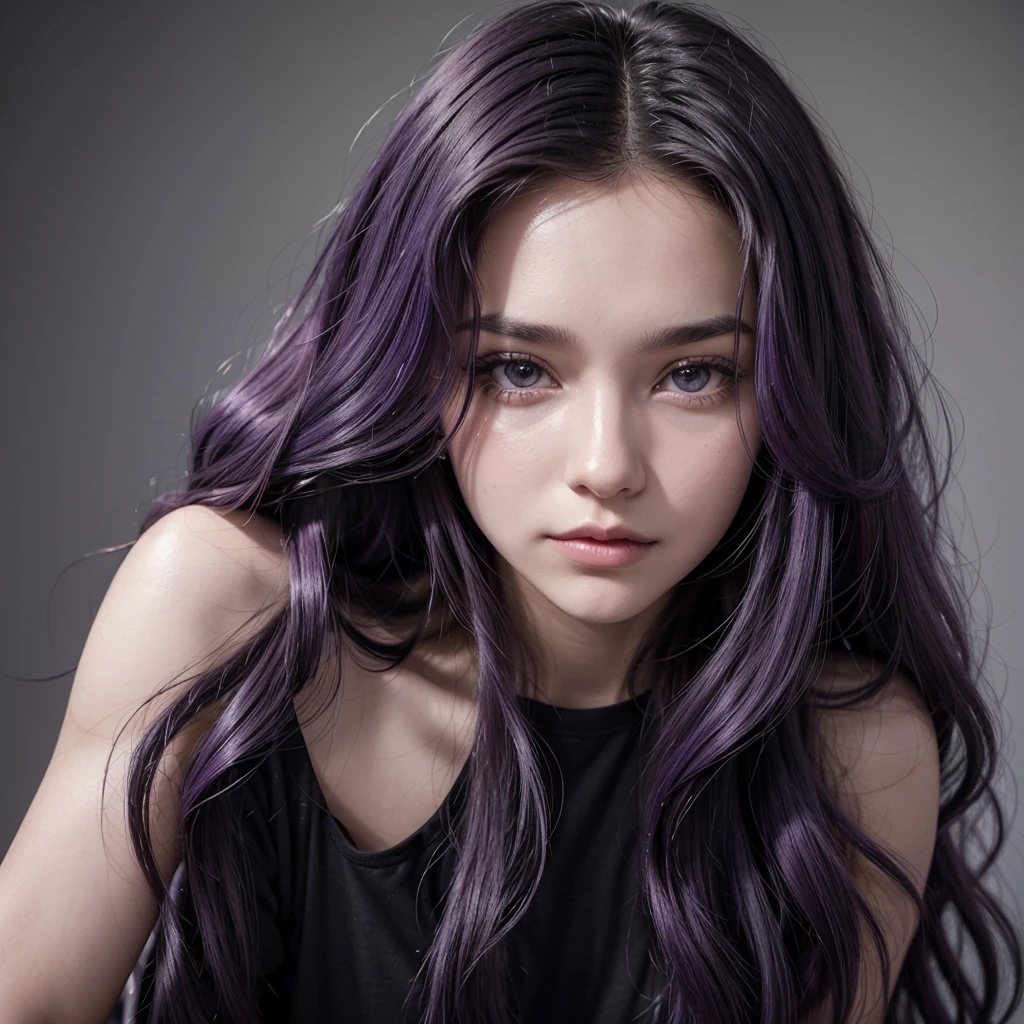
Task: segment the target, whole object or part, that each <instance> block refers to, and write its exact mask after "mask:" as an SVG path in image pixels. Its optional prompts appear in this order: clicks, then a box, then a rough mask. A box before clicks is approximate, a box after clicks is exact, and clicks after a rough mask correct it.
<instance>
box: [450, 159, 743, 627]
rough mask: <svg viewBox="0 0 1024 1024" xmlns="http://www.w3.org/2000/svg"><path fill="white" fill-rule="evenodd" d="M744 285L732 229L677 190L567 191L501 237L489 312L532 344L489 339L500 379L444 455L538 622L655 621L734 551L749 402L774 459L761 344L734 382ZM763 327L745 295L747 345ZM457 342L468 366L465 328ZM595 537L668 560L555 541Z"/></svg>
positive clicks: (485, 255) (494, 252) (626, 186)
mask: <svg viewBox="0 0 1024 1024" xmlns="http://www.w3.org/2000/svg"><path fill="white" fill-rule="evenodd" d="M741 271H742V258H741V254H740V241H739V235H738V232H737V231H736V229H735V227H734V225H733V224H732V222H731V220H729V218H728V217H727V216H726V215H725V214H724V213H722V212H721V211H720V209H719V208H718V207H716V206H715V205H713V204H712V203H711V202H710V201H709V200H708V199H706V198H703V197H702V195H701V194H699V193H698V191H697V189H696V188H695V187H693V186H689V185H685V184H683V183H681V182H679V183H672V184H669V183H666V182H665V181H662V180H658V179H653V178H647V177H645V178H643V179H642V180H640V181H637V180H634V181H631V182H625V183H623V184H622V185H621V186H619V187H618V188H616V189H614V190H610V189H605V190H598V189H596V188H590V189H586V188H584V187H583V186H580V185H578V184H575V183H571V182H566V183H565V185H564V186H559V187H556V188H548V189H546V190H545V191H544V192H543V194H542V195H524V196H520V197H518V198H517V199H515V200H514V201H513V202H512V203H511V204H510V205H508V206H506V207H505V208H504V209H503V210H502V211H501V212H500V213H499V214H498V215H497V216H496V218H495V219H494V220H493V221H492V223H491V224H490V226H489V228H488V230H487V232H486V234H485V237H484V240H483V248H482V251H481V255H480V259H479V262H478V272H479V275H480V279H481V287H482V292H481V302H482V313H483V315H484V316H485V317H492V318H493V317H496V316H498V315H500V316H502V317H504V318H507V321H516V322H517V323H518V325H519V326H522V327H524V331H523V332H521V333H526V334H528V335H529V337H522V336H518V337H511V336H506V335H505V334H504V333H503V330H505V329H515V326H516V325H512V324H511V323H506V324H505V325H502V324H500V323H498V322H495V321H494V320H493V319H492V322H491V324H490V325H489V326H488V327H487V328H486V329H485V330H483V331H482V332H481V335H480V343H479V348H478V352H477V361H478V365H480V363H481V362H485V363H487V364H488V365H487V366H486V368H483V367H481V368H480V369H479V370H478V373H477V383H476V388H475V391H474V395H473V399H472V404H471V406H470V410H469V413H468V416H467V419H466V420H465V421H464V422H463V424H462V426H461V428H460V429H459V432H458V433H457V434H456V435H455V437H454V438H453V439H452V442H451V445H450V448H449V456H450V458H451V462H452V467H453V470H454V473H455V476H456V479H457V480H458V484H459V487H460V489H461V491H462V495H463V497H464V499H465V502H466V505H467V507H468V508H469V510H470V512H471V514H472V515H473V518H474V519H475V520H476V522H477V524H478V525H479V527H480V529H481V530H482V532H483V533H484V535H485V536H486V537H487V539H488V540H489V541H490V542H491V544H493V545H494V548H495V549H496V551H497V554H498V556H499V557H498V563H499V567H500V571H501V575H502V579H503V582H504V584H505V585H506V586H509V585H511V586H512V587H513V588H514V590H515V592H516V594H517V595H519V596H520V597H522V598H523V599H525V601H526V603H527V604H528V605H529V606H530V607H531V608H532V609H533V611H534V612H535V613H536V612H541V613H548V614H554V615H555V616H556V617H563V616H569V617H571V618H572V619H576V620H579V621H581V622H588V623H591V624H595V625H596V624H612V623H625V622H627V621H628V620H631V619H633V618H635V617H636V616H638V615H642V614H643V613H645V612H647V613H651V612H652V611H654V610H655V606H657V608H660V607H661V606H662V605H663V603H664V602H665V601H667V600H668V597H669V595H670V592H671V588H672V587H673V586H674V585H675V584H677V583H678V582H679V581H680V580H682V579H683V578H684V577H685V576H686V575H687V574H688V573H690V572H691V571H692V570H693V569H694V568H695V567H696V566H697V565H698V564H699V563H700V562H701V561H702V560H703V559H704V557H705V556H706V555H707V554H708V553H709V552H710V551H711V550H712V549H713V548H714V547H715V545H716V544H717V543H718V541H719V540H720V539H721V538H722V536H723V534H724V533H725V532H726V530H727V528H728V526H729V524H730V523H731V521H732V519H733V517H734V516H735V514H736V511H737V509H738V508H739V505H740V501H741V499H742V497H743V494H744V491H745V490H746V487H747V483H748V481H749V479H750V474H751V470H752V465H753V463H752V461H751V456H749V455H748V454H747V452H746V451H745V450H744V445H743V437H742V436H741V433H740V424H738V423H737V416H736V405H735V401H736V398H735V395H736V394H738V399H739V408H740V413H741V415H740V420H741V423H742V430H743V433H744V434H745V435H746V439H747V442H748V445H749V447H750V450H751V453H752V454H753V455H754V456H755V457H756V455H757V451H758V449H759V447H760V429H759V425H758V418H757V410H756V407H755V402H754V389H753V381H752V370H753V357H754V339H753V335H752V333H747V331H746V330H744V332H743V335H742V342H741V347H740V352H739V362H738V365H737V366H736V367H735V369H736V370H737V371H738V372H739V374H740V377H739V378H738V379H737V380H735V381H734V380H732V378H731V377H730V373H731V372H732V348H733V328H732V327H731V326H730V323H731V320H732V318H733V317H734V315H735V310H736V297H737V295H738V292H739V283H740V274H741ZM755 309H756V300H755V296H754V295H753V294H752V288H751V287H749V286H748V288H747V294H746V296H745V298H744V305H743V316H742V319H743V321H744V323H745V324H746V325H749V327H750V328H751V329H752V328H753V325H754V315H755ZM467 316H468V313H467ZM716 318H717V319H719V320H720V321H721V323H719V324H718V325H716V326H713V327H711V328H710V329H708V330H707V331H704V330H699V331H695V330H694V327H693V325H701V324H705V323H706V322H707V321H710V320H712V319H716ZM525 325H532V326H529V327H528V328H527V327H526V326H525ZM539 325H546V326H543V327H542V326H539ZM679 328H681V330H677V331H676V334H675V335H674V336H667V332H668V331H669V329H679ZM705 333H707V334H709V335H710V336H708V337H702V338H701V339H700V340H696V341H690V342H689V343H687V342H686V340H685V336H686V335H687V334H689V335H691V336H692V335H694V334H700V335H703V334H705ZM457 340H458V358H459V365H460V366H462V367H465V363H466V359H467V352H468V344H469V331H468V329H462V330H460V331H459V333H458V336H457ZM652 341H653V343H652ZM645 342H646V344H645ZM502 359H503V360H505V361H501V360H502ZM460 402H461V394H459V395H456V396H455V397H454V398H453V401H452V402H451V403H450V404H449V406H448V408H447V410H446V413H445V416H444V418H443V421H442V426H443V427H444V430H445V432H448V431H450V430H451V429H452V427H453V426H454V424H455V420H456V417H457V414H458V407H459V404H460ZM587 524H591V525H594V524H596V525H598V526H602V527H610V526H620V525H621V526H624V527H626V528H627V529H629V530H632V531H635V532H636V533H638V534H641V535H642V536H644V537H646V538H649V539H650V540H652V541H653V542H654V543H652V544H649V545H648V546H647V547H645V548H643V549H642V550H641V553H640V556H639V557H638V558H637V559H636V560H635V561H633V562H632V563H630V564H627V565H620V566H609V565H597V566H595V565H583V564H580V563H579V562H578V561H576V560H574V558H572V557H570V551H568V550H567V548H566V547H565V546H564V545H560V544H559V543H557V542H556V541H555V540H553V539H552V535H553V534H561V533H564V532H565V531H569V530H572V529H574V528H576V527H580V526H584V525H587Z"/></svg>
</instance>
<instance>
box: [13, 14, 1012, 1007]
mask: <svg viewBox="0 0 1024 1024" xmlns="http://www.w3.org/2000/svg"><path fill="white" fill-rule="evenodd" d="M630 6H631V5H630ZM716 6H718V7H719V9H721V10H723V11H724V12H725V13H727V14H728V15H729V16H730V17H731V18H732V19H733V21H734V23H735V22H738V21H740V20H742V21H744V22H748V23H749V26H750V27H751V28H752V29H753V30H754V32H755V33H756V35H757V36H758V37H759V38H760V39H761V41H762V44H763V45H764V47H765V48H766V49H767V50H768V52H769V54H771V55H772V56H773V57H774V58H775V59H776V60H777V61H778V62H779V63H780V64H783V65H785V68H788V71H786V73H787V75H788V77H789V80H790V81H791V83H792V84H793V85H794V87H795V88H796V89H797V90H798V92H799V93H800V94H801V95H802V96H803V97H804V98H805V99H807V100H808V101H809V102H810V103H811V104H812V106H813V107H814V108H816V110H817V111H818V114H819V115H820V117H821V118H822V120H823V121H824V122H825V124H826V125H827V126H829V128H830V130H831V131H832V132H833V133H834V135H835V137H836V138H837V139H838V140H839V142H840V143H841V145H842V147H843V150H844V151H845V154H846V159H847V160H848V162H849V167H850V173H851V174H852V177H853V181H854V184H855V186H856V187H857V189H858V190H859V192H861V193H862V194H863V195H864V196H865V198H866V200H869V201H870V202H872V203H873V206H874V208H875V211H876V213H875V216H874V220H873V225H874V229H875V232H876V234H877V235H878V236H879V238H880V239H881V241H882V244H883V245H884V246H885V247H886V250H887V251H888V252H890V253H891V256H892V260H893V265H894V267H895V270H896V272H897V274H898V276H899V278H900V280H901V282H902V284H903V285H904V287H905V288H906V289H907V290H908V291H909V293H910V294H911V296H912V297H913V298H914V300H915V302H916V304H917V306H918V307H919V310H918V314H919V316H920V318H921V325H920V327H919V329H918V332H917V334H918V338H919V339H920V338H921V337H922V336H923V335H925V334H927V333H929V332H930V333H931V342H930V345H929V352H930V353H931V356H930V357H931V360H932V367H933V370H934V372H935V373H936V375H937V377H938V379H939V381H940V382H941V383H942V385H943V386H944V388H945V389H946V391H947V392H948V394H949V398H950V399H951V401H952V402H953V403H955V407H954V412H956V408H957V407H958V409H959V413H960V416H961V418H962V420H961V423H960V424H959V426H960V427H961V429H962V433H963V438H964V440H963V443H962V444H961V445H960V447H959V449H958V452H957V456H956V467H957V470H958V480H959V485H960V490H959V491H958V490H954V491H953V493H952V495H951V499H950V500H951V508H952V512H953V516H954V522H955V523H957V524H959V525H957V527H956V529H957V533H958V539H959V541H960V543H961V544H962V547H963V557H964V558H965V559H966V560H967V561H968V562H970V563H971V565H972V567H973V568H974V569H978V568H979V567H980V574H981V580H982V583H981V584H980V585H978V586H977V588H976V589H975V592H974V596H973V599H974V601H975V603H976V606H977V608H978V610H979V611H980V613H981V614H982V615H983V616H984V617H985V618H990V619H991V621H992V624H993V629H992V634H991V640H992V655H991V656H992V661H991V662H990V665H989V678H990V679H991V680H992V683H993V685H994V687H995V689H996V691H997V693H998V694H999V696H1000V698H1001V699H1002V700H1003V705H1004V709H1005V710H1004V727H1005V729H1006V736H1007V739H1008V742H1007V744H1006V746H1005V747H1004V750H1003V755H1004V757H1005V759H1006V763H1007V765H1008V766H1010V767H1011V769H1012V771H1013V773H1014V775H1016V777H1017V778H1019V779H1024V771H1022V769H1024V758H1022V753H1021V750H1020V749H1019V748H1020V743H1019V741H1018V740H1017V737H1018V735H1019V734H1020V730H1021V729H1022V728H1024V694H1022V688H1021V683H1022V673H1021V668H1022V665H1024V639H1022V637H1024V617H1022V611H1021V590H1022V587H1021V583H1020V581H1021V578H1022V570H1024V565H1022V543H1021V540H1020V536H1021V530H1022V527H1024V520H1022V516H1024V513H1022V509H1024V500H1022V499H1024V492H1022V487H1021V477H1022V472H1021V470H1022V464H1021V457H1020V455H1019V447H1018V446H1019V444H1020V441H1021V438H1022V437H1024V429H1022V428H1024V421H1022V413H1021V408H1022V404H1021V396H1022V385H1024V372H1022V371H1024V359H1022V356H1021V332H1020V328H1019V318H1018V316H1017V311H1018V297H1019V294H1020V283H1021V273H1022V270H1024V261H1022V258H1021V255H1020V248H1019V245H1020V239H1021V237H1022V235H1024V230H1022V229H1024V223H1022V221H1024V217H1022V204H1021V202H1020V200H1019V197H1018V194H1017V188H1016V185H1017V183H1018V182H1019V181H1021V180H1022V179H1024V166H1022V163H1024V161H1022V152H1024V147H1022V142H1021V124H1020V117H1019V110H1020V95H1021V86H1022V82H1021V72H1020V65H1019V59H1020V58H1019V54H1020V53H1021V51H1022V48H1024V31H1022V27H1024V16H1022V14H1021V10H1020V8H1019V7H1018V5H1016V4H1015V3H1011V2H1009V0H1008V2H1006V3H998V2H995V0H983V2H981V3H971V4H966V3H962V2H960V3H954V2H949V0H943V2H935V0H869V2H859V3H849V2H847V3H837V2H832V0H829V2H820V0H764V2H762V3H757V2H754V0H728V2H726V3H721V4H718V5H716ZM481 16H485V17H486V16H489V8H488V7H486V6H484V5H483V4H476V3H474V2H473V0H444V2H440V0H433V2H431V3H430V4H429V5H425V4H423V3H417V2H414V0H404V2H399V0H378V2H376V3H373V4H368V5H366V4H362V3H360V4H356V3H351V2H348V3H340V2H335V3H329V2H322V0H298V2H296V0H291V2H289V3H288V4H284V3H270V2H266V0H248V2H245V3H242V2H238V0H231V2H220V3H199V2H195V0H189V2H179V3H176V4H174V5H156V4H148V5H145V4H143V5H139V4H129V3H126V2H123V3H113V2H105V3H92V4H81V3H73V2H64V3H49V4H47V3H42V2H38V3H33V4H25V3H22V4H11V3H8V4H6V5H4V10H3V14H2V15H0V18H2V22H0V81H2V90H0V96H2V102H3V109H2V112H0V117H2V121H0V138H2V140H3V147H4V156H3V160H2V170H0V173H2V175H3V178H2V188H0V232H2V238H3V257H2V259H3V273H2V276H0V291H2V303H3V305H2V321H0V322H2V325H3V327H2V330H3V356H4V364H5V367H6V369H5V372H3V373H2V375H0V409H2V416H3V437H4V440H5V443H4V446H3V479H4V480H6V481H7V483H6V485H5V487H6V493H7V498H6V500H5V501H4V502H3V504H2V507H0V526H2V533H0V535H2V536H5V537H7V538H8V540H7V548H6V562H5V571H4V572H3V574H2V575H0V600H2V602H3V604H2V616H0V629H2V648H0V655H2V657H0V686H2V688H3V689H2V694H3V705H2V706H3V712H4V713H3V714H2V715H0V850H6V849H7V847H8V845H9V844H10V841H11V839H13V837H14V833H15V831H16V830H17V827H18V825H19V823H20V821H21V819H22V816H23V815H24V813H25V811H26V810H27V808H28V805H29V802H30V801H31V798H32V795H33V793H34V792H35V789H36V787H37V785H38V783H39V781H40V779H41V777H42V775H43V772H44V770H45V768H46V765H47V762H48V760H49V757H50V753H51V751H52V748H53V744H54V741H55V740H56V737H57V733H58V730H59V727H60V722H61V717H62V714H63V710H64V706H65V703H66V700H67V695H68V690H69V688H70V684H71V679H72V675H71V669H72V668H73V666H74V664H75V662H76V660H77V658H78V655H79V653H80V651H81V648H82V644H83V643H84V641H85V637H86V635H87V633H88V629H89V626H90V624H91V621H92V618H93V616H94V614H95V611H96V609H97V607H98V605H99V602H100V600H101V598H102V596H103V593H104V591H105V589H106V586H107V584H108V583H109V580H110V578H111V576H112V575H113V573H114V571H115V570H116V567H117V565H118V564H119V562H120V559H121V556H120V555H112V556H100V557H97V558H93V559H88V560H86V561H84V562H80V563H78V564H73V563H75V560H76V559H78V558H79V557H80V556H82V555H84V554H85V553H86V552H89V551H94V550H96V549H98V548H102V547H104V546H108V545H113V544H119V543H122V542H124V541H127V540H130V539H132V538H133V537H134V536H135V531H136V526H137V523H138V521H139V519H140V518H141V515H142V513H143V512H144V509H145V505H146V502H147V501H148V499H149V498H150V497H152V496H153V494H154V493H156V492H158V491H160V490H164V489H165V488H167V487H168V486H170V485H171V484H172V483H173V482H174V481H175V479H176V478H177V476H178V474H180V472H181V471H182V470H183V469H184V466H185V463H184V445H185V437H186V431H187V426H188V420H189V415H190V412H191V410H192V406H193V403H194V402H195V401H196V400H197V399H198V398H199V396H201V395H202V394H203V392H204V391H205V390H206V389H207V387H208V386H209V387H213V388H216V387H217V386H218V367H220V365H221V363H222V362H223V361H224V360H225V359H227V358H228V357H230V356H232V355H233V354H234V353H236V352H242V353H244V352H245V350H246V349H248V348H249V347H250V346H252V345H253V344H258V343H259V342H260V341H261V340H262V339H263V338H264V337H265V334H266V331H267V329H268V328H269V326H270V323H271V319H272V317H271V307H272V303H280V302H281V301H283V300H284V299H285V298H286V297H287V296H288V294H289V288H290V285H289V274H291V287H293V286H295V285H297V284H298V282H299V281H300V280H301V279H302V277H303V276H304V272H305V270H306V269H308V267H309V265H310V261H311V257H312V252H313V241H312V240H309V241H305V244H304V240H305V239H306V236H307V234H308V233H309V232H311V230H312V228H313V225H314V224H315V223H316V221H317V220H318V219H319V218H321V217H323V216H325V215H326V214H327V213H328V212H329V211H330V210H331V208H332V207H333V206H334V204H335V203H336V202H337V200H338V199H339V198H340V196H341V194H342V193H343V192H344V191H346V190H347V189H348V188H349V187H350V186H351V184H352V183H353V181H354V180H355V178H356V176H358V174H359V173H360V172H361V171H362V170H364V169H365V167H366V164H367V161H368V158H369V155H370V153H371V152H372V149H373V148H375V147H376V145H377V143H378V142H379V139H380V135H381V133H382V132H383V130H384V129H385V128H386V126H387V125H388V124H389V123H390V121H391V119H392V118H393V117H394V115H395V114H396V113H397V110H398V108H399V105H400V104H401V102H402V99H403V97H402V96H399V97H398V98H396V99H393V100H391V102H390V103H388V104H387V106H386V107H385V108H384V110H383V111H382V112H381V113H379V114H378V115H377V117H375V118H374V119H373V121H372V122H371V123H370V124H369V125H368V126H367V127H366V129H365V130H364V132H363V134H362V136H361V137H360V139H359V141H358V142H357V144H356V147H355V150H354V151H353V154H352V155H351V156H349V155H348V150H349V147H350V145H351V143H352V141H353V139H354V137H355V136H356V133H357V132H358V131H359V129H360V126H362V125H363V124H364V122H365V121H366V120H367V119H368V118H369V117H370V116H371V114H373V113H374V111H376V110H378V108H380V107H381V106H382V104H385V103H386V102H387V101H388V99H389V97H391V96H392V95H393V94H395V93H398V92H400V91H401V90H403V89H405V88H406V87H407V86H408V85H409V83H410V81H411V80H412V79H413V77H414V76H417V77H418V76H419V75H421V74H422V73H423V71H424V70H425V69H426V67H427V65H428V64H429V62H430V60H431V58H432V56H433V54H434V53H435V51H436V49H437V48H439V47H440V46H441V45H442V40H443V38H444V36H445V34H446V33H447V32H449V30H452V29H453V28H455V26H456V24H457V23H458V22H459V21H460V19H463V18H466V17H468V18H469V21H468V22H467V23H466V24H465V25H463V26H462V27H461V28H457V29H455V32H454V36H453V38H454V39H456V40H457V39H461V38H462V36H463V35H464V33H465V32H466V31H467V30H468V28H469V27H470V26H471V25H472V24H475V22H476V20H478V19H479V18H480V17H481ZM785 68H784V70H785ZM893 245H894V246H895V251H892V246H893ZM240 372H241V371H240V365H239V364H238V363H236V364H235V368H234V370H232V371H231V376H230V379H231V380H234V379H236V378H237V375H238V373H240ZM220 382H221V383H222V382H223V378H220ZM65 569H66V570H67V571H66V572H62V571H63V570H65ZM60 673H66V674H64V675H60V676H59V677H58V678H55V679H53V680H51V681H42V682H39V681H24V679H25V677H36V678H38V677H40V676H58V674H60ZM1011 722H1012V723H1014V724H1013V725H1011V724H1010V723H1011ZM1001 792H1003V793H1004V795H1005V796H1004V799H1005V800H1006V803H1007V806H1008V807H1009V809H1010V810H1011V812H1012V810H1013V806H1012V801H1013V800H1014V796H1013V792H1012V789H1011V788H1010V780H1009V778H1008V777H1004V779H1003V782H1002V784H1001ZM1022 853H1024V837H1022V824H1021V822H1019V821H1015V822H1014V823H1013V826H1012V829H1011V832H1010V843H1009V846H1008V848H1007V850H1006V853H1005V855H1004V857H1003V859H1002V862H1001V867H1002V870H1003V872H1004V874H1005V878H1006V880H1007V882H1008V886H1009V889H1010V890H1011V891H1012V892H1015V893H1024V858H1022ZM1004 898H1006V899H1009V894H1007V893H1004ZM1015 913H1019V911H1016V910H1015ZM1017 1019H1018V1020H1024V1017H1022V1016H1020V1015H1018V1018H1017Z"/></svg>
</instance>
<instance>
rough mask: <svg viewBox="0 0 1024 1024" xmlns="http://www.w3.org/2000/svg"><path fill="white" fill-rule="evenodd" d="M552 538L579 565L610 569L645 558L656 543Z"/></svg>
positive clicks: (588, 538) (587, 538)
mask: <svg viewBox="0 0 1024 1024" xmlns="http://www.w3.org/2000/svg"><path fill="white" fill-rule="evenodd" d="M551 539H552V540H553V541H554V542H555V543H556V544H557V545H558V546H559V547H560V548H561V549H562V553H563V554H564V555H565V556H566V558H570V559H572V561H574V562H577V563H578V564H579V565H596V566H601V567H604V568H608V569H618V568H620V567H621V566H624V565H632V564H633V563H634V562H637V561H639V560H640V559H641V558H643V556H644V554H645V553H646V552H647V551H649V550H650V549H651V548H652V547H654V544H655V542H654V541H649V542H647V543H643V544H641V543H640V542H638V541H635V540H593V539H591V538H590V537H573V538H572V539H571V540H559V539H558V538H557V537H552V538H551Z"/></svg>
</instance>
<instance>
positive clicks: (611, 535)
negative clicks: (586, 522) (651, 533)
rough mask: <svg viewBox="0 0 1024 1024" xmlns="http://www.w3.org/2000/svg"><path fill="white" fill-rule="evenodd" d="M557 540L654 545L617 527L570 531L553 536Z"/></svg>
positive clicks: (586, 527) (584, 527)
mask: <svg viewBox="0 0 1024 1024" xmlns="http://www.w3.org/2000/svg"><path fill="white" fill-rule="evenodd" d="M551 536H552V537H553V538H554V539H555V540H590V541H596V542H598V543H604V544H607V543H613V542H615V541H631V542H633V543H635V544H653V543H654V541H652V540H651V539H650V538H649V537H644V536H643V535H642V534H639V533H636V532H635V531H633V530H628V529H626V528H625V527H621V526H617V527H612V528H610V529H607V530H603V529H600V528H598V527H593V526H582V527H578V528H577V529H575V530H568V531H567V532H565V533H556V534H552V535H551Z"/></svg>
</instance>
